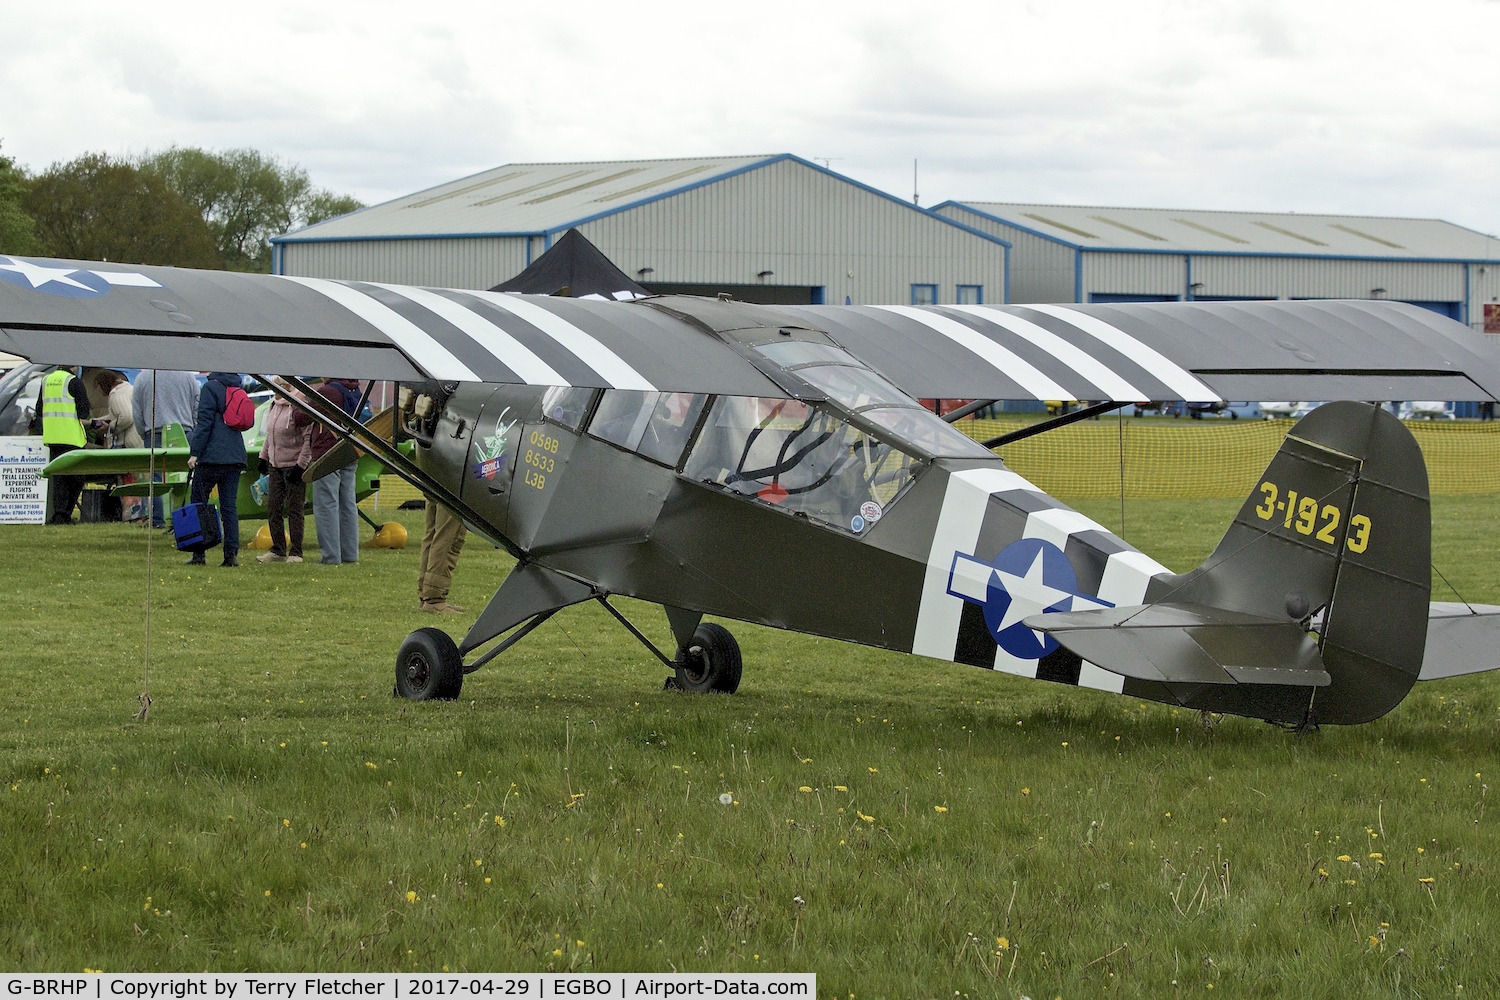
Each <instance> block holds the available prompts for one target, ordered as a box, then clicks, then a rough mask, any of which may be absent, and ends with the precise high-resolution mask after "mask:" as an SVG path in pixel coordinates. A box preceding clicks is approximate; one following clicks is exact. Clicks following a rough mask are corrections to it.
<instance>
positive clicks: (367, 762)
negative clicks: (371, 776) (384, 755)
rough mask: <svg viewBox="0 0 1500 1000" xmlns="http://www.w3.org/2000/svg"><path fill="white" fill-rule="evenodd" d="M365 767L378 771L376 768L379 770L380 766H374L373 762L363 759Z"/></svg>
mask: <svg viewBox="0 0 1500 1000" xmlns="http://www.w3.org/2000/svg"><path fill="white" fill-rule="evenodd" d="M365 767H368V768H369V769H370V770H372V771H378V770H380V768H378V767H376V766H375V764H374V763H373V762H371V761H368V760H367V761H365Z"/></svg>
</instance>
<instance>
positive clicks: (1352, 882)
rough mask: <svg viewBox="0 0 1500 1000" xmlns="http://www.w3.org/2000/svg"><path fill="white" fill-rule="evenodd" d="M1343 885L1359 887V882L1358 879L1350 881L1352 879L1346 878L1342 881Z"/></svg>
mask: <svg viewBox="0 0 1500 1000" xmlns="http://www.w3.org/2000/svg"><path fill="white" fill-rule="evenodd" d="M1344 884H1345V885H1359V880H1358V879H1352V878H1346V879H1344Z"/></svg>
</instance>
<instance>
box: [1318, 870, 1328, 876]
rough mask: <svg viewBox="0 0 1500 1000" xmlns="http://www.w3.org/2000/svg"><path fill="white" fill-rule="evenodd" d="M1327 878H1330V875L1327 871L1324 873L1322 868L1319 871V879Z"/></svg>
mask: <svg viewBox="0 0 1500 1000" xmlns="http://www.w3.org/2000/svg"><path fill="white" fill-rule="evenodd" d="M1327 877H1328V873H1327V872H1326V871H1324V870H1323V869H1322V868H1319V869H1318V878H1327Z"/></svg>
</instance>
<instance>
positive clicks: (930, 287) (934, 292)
mask: <svg viewBox="0 0 1500 1000" xmlns="http://www.w3.org/2000/svg"><path fill="white" fill-rule="evenodd" d="M919 288H925V289H927V291H928V294H930V295H931V296H932V301H930V302H918V301H917V289H919ZM939 301H941V300H940V299H939V298H938V286H937V285H934V284H932V283H930V282H926V281H913V282H912V283H911V304H912V305H914V306H935V305H937V304H938V303H939Z"/></svg>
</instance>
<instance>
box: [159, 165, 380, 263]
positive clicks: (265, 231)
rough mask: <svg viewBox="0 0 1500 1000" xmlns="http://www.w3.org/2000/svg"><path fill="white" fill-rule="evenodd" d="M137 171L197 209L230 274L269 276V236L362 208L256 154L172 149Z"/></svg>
mask: <svg viewBox="0 0 1500 1000" xmlns="http://www.w3.org/2000/svg"><path fill="white" fill-rule="evenodd" d="M139 165H140V167H141V168H142V169H143V170H145V171H148V172H150V173H153V174H155V175H157V176H159V177H161V178H162V179H163V180H164V181H165V182H166V183H167V184H168V185H169V186H170V187H171V188H172V189H173V190H175V191H177V192H178V193H179V194H181V195H182V196H183V197H184V198H186V199H187V200H188V201H189V202H191V203H192V204H193V205H194V206H195V207H196V208H197V209H198V211H199V213H200V214H201V215H202V216H203V219H204V221H205V222H207V223H208V226H209V229H210V230H211V231H212V232H213V236H214V242H215V244H216V245H217V246H218V249H219V253H220V255H221V256H222V257H223V259H224V263H225V265H226V266H227V267H230V268H232V269H234V270H240V271H269V270H270V267H271V247H270V244H269V242H268V241H269V239H270V238H271V237H272V236H275V235H277V234H278V233H284V232H286V231H287V230H289V229H294V228H296V227H298V226H303V225H309V224H311V223H313V222H321V221H323V220H324V219H329V218H332V217H333V216H335V215H342V214H344V213H345V212H352V211H354V210H355V209H357V208H361V207H363V206H362V205H361V204H360V202H358V201H356V200H355V199H354V198H351V197H349V196H348V195H338V194H334V193H333V192H331V191H327V190H323V189H315V188H313V186H312V182H311V181H310V180H309V179H308V176H307V171H306V170H304V169H302V168H301V167H299V166H297V165H296V164H292V163H283V162H282V161H281V160H280V159H279V158H277V157H274V156H267V155H265V154H264V153H261V152H258V151H257V150H254V149H228V150H223V151H221V152H210V151H208V150H204V149H197V148H195V147H179V146H173V147H172V148H170V149H167V150H164V151H162V152H159V153H152V154H148V155H147V156H144V157H142V158H141V160H140V161H139Z"/></svg>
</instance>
